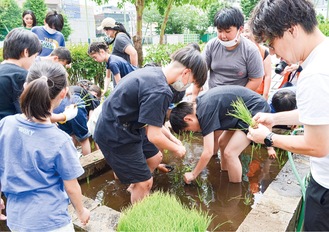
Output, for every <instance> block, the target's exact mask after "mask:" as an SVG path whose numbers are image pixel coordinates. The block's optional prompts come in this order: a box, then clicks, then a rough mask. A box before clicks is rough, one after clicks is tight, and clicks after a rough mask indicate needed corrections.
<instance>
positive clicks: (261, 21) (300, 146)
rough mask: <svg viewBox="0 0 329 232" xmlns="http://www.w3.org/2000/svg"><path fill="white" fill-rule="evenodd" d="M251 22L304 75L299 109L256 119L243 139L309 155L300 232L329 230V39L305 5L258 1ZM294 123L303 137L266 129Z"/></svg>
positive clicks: (259, 35)
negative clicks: (298, 65)
mask: <svg viewBox="0 0 329 232" xmlns="http://www.w3.org/2000/svg"><path fill="white" fill-rule="evenodd" d="M287 9H289V10H287ZM278 19H279V20H278ZM250 21H251V22H252V25H251V28H252V31H253V34H254V35H255V37H256V39H257V40H258V41H259V42H265V41H266V43H267V44H268V47H269V48H270V50H271V51H272V52H273V53H275V54H277V55H278V56H280V57H281V58H282V59H283V60H284V61H285V62H286V63H288V64H294V63H297V62H299V61H302V62H303V63H302V65H301V66H302V68H303V71H302V72H301V73H300V76H299V78H298V80H297V92H296V99H297V106H298V109H296V110H293V111H288V112H280V113H276V114H257V115H256V116H255V117H254V119H255V120H256V121H257V122H259V123H260V124H259V127H258V129H253V128H249V133H248V138H249V139H251V140H253V141H255V142H257V143H265V144H266V145H267V146H271V145H273V146H275V147H279V148H281V149H284V150H288V151H290V152H293V153H297V154H305V155H308V156H310V166H311V179H310V182H309V184H308V188H307V190H306V207H305V219H304V220H305V221H304V230H305V231H329V221H328V218H329V210H328V209H329V155H328V154H329V142H328V141H329V108H328V105H329V69H328V59H329V40H328V38H326V36H325V35H324V34H323V33H322V32H321V31H320V30H319V28H318V27H317V19H316V13H315V10H314V8H313V5H312V4H311V2H309V1H307V0H299V1H295V0H261V1H260V2H259V3H258V5H257V6H256V8H255V10H254V13H253V15H252V18H251V20H250ZM297 124H299V125H304V134H303V135H298V136H297V135H296V136H290V135H278V134H274V133H271V131H270V130H269V129H268V128H271V127H272V126H274V125H297Z"/></svg>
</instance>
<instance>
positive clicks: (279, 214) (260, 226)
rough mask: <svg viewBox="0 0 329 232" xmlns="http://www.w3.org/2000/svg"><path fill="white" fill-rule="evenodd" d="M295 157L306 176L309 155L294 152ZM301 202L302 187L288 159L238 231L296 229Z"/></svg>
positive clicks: (301, 173) (301, 172)
mask: <svg viewBox="0 0 329 232" xmlns="http://www.w3.org/2000/svg"><path fill="white" fill-rule="evenodd" d="M293 158H294V162H295V165H296V168H297V170H298V172H299V175H300V177H301V178H303V177H304V176H305V175H306V174H307V173H308V172H309V170H310V168H309V158H308V157H306V156H301V155H294V156H293ZM301 202H302V193H301V188H300V186H299V183H298V181H297V178H296V177H295V175H294V173H293V171H292V168H291V165H290V163H289V161H287V163H286V164H285V166H284V167H283V168H282V170H281V171H280V173H279V174H278V176H277V177H276V178H275V179H274V180H273V182H272V183H271V184H270V186H269V187H268V188H267V189H266V191H265V193H264V195H263V196H262V198H261V200H260V201H259V203H258V204H257V205H256V207H255V208H254V209H252V210H251V211H250V213H249V214H248V215H247V217H246V218H245V220H244V221H243V222H242V224H241V225H240V226H239V228H238V230H237V231H240V232H255V231H267V232H268V231H294V230H295V226H296V221H297V219H298V215H299V211H300V206H301Z"/></svg>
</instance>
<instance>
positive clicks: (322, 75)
mask: <svg viewBox="0 0 329 232" xmlns="http://www.w3.org/2000/svg"><path fill="white" fill-rule="evenodd" d="M328 59H329V39H326V40H325V41H324V42H322V43H321V44H319V45H318V46H317V47H316V48H315V49H314V50H313V51H312V52H311V54H310V55H309V56H308V57H307V59H306V60H305V61H304V62H303V63H302V67H303V71H302V72H301V73H300V76H299V78H298V84H297V93H296V97H297V108H298V110H299V120H300V122H301V123H303V124H305V125H328V124H329V68H328ZM328 142H329V141H328ZM310 164H311V173H312V176H313V178H314V180H315V181H316V182H317V183H318V184H320V185H322V186H323V187H325V188H328V189H329V154H328V155H327V156H325V157H322V158H316V157H310Z"/></svg>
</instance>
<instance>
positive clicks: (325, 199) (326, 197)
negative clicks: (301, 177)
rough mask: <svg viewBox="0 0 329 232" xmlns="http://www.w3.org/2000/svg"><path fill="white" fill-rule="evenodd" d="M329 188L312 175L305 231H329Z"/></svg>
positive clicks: (307, 193)
mask: <svg viewBox="0 0 329 232" xmlns="http://www.w3.org/2000/svg"><path fill="white" fill-rule="evenodd" d="M328 218H329V189H326V188H324V187H323V186H321V185H319V184H318V183H317V182H316V181H315V180H314V179H313V177H312V176H311V178H310V182H309V184H308V187H307V190H306V205H305V218H304V231H329V220H328Z"/></svg>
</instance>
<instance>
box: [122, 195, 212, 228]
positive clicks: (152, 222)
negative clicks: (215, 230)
mask: <svg viewBox="0 0 329 232" xmlns="http://www.w3.org/2000/svg"><path fill="white" fill-rule="evenodd" d="M212 219H213V217H212V216H211V215H208V213H207V212H203V211H201V209H200V210H197V209H196V208H191V209H190V208H188V207H187V206H185V205H183V204H182V203H181V202H180V201H179V200H178V199H177V198H176V197H175V196H174V195H172V194H169V193H165V192H162V191H155V192H154V193H152V194H151V195H149V196H147V197H145V198H144V199H143V200H141V201H139V202H137V203H135V204H133V205H130V206H128V207H127V208H125V209H124V210H123V211H122V212H121V215H120V219H119V222H118V226H117V228H116V231H168V232H170V231H207V229H208V227H209V225H210V223H211V221H212Z"/></svg>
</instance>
